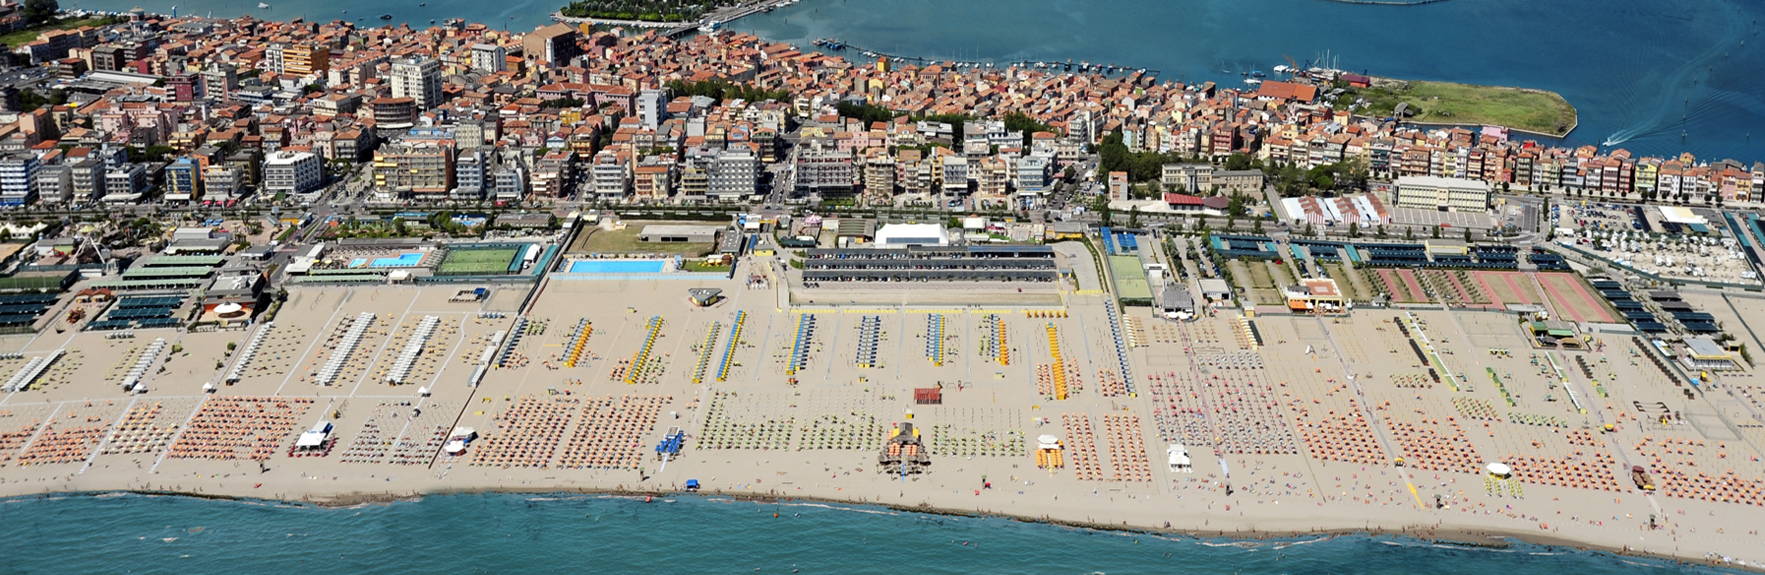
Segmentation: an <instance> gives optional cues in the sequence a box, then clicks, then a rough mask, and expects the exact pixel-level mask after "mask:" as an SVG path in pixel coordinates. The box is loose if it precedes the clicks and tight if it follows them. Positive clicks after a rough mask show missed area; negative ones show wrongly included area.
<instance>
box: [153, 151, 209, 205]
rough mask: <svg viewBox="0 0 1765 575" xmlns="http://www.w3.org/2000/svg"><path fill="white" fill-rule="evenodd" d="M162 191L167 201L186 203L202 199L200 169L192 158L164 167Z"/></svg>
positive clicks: (179, 160) (178, 160)
mask: <svg viewBox="0 0 1765 575" xmlns="http://www.w3.org/2000/svg"><path fill="white" fill-rule="evenodd" d="M161 187H162V189H163V190H164V192H163V194H162V196H161V197H163V198H164V199H166V200H167V201H174V202H188V201H193V200H201V199H202V167H201V166H200V165H198V164H197V163H196V160H194V159H192V158H178V159H177V160H176V161H174V162H172V163H171V165H169V166H166V167H165V172H164V185H163V186H161Z"/></svg>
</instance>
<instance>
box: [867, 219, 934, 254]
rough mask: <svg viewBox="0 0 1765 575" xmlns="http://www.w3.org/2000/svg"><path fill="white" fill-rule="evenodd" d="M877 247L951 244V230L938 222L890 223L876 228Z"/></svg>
mask: <svg viewBox="0 0 1765 575" xmlns="http://www.w3.org/2000/svg"><path fill="white" fill-rule="evenodd" d="M876 245H877V247H885V248H900V247H906V246H947V245H950V231H949V230H946V229H944V226H941V225H938V224H888V225H885V226H883V227H882V228H880V229H878V230H876Z"/></svg>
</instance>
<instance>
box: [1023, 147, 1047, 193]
mask: <svg viewBox="0 0 1765 575" xmlns="http://www.w3.org/2000/svg"><path fill="white" fill-rule="evenodd" d="M1053 165H1054V162H1053V158H1050V157H1049V156H1044V155H1041V154H1031V155H1030V156H1029V157H1027V158H1024V159H1021V160H1018V161H1017V173H1016V182H1015V185H1016V186H1017V192H1018V193H1019V194H1041V193H1043V192H1046V191H1048V177H1049V176H1050V175H1051V173H1050V172H1051V171H1052V168H1053Z"/></svg>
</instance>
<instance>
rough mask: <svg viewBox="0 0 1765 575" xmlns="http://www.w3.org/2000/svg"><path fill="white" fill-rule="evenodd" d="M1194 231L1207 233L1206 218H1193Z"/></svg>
mask: <svg viewBox="0 0 1765 575" xmlns="http://www.w3.org/2000/svg"><path fill="white" fill-rule="evenodd" d="M1195 231H1198V232H1205V231H1207V216H1200V215H1198V216H1195Z"/></svg>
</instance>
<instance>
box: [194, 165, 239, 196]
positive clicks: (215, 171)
mask: <svg viewBox="0 0 1765 575" xmlns="http://www.w3.org/2000/svg"><path fill="white" fill-rule="evenodd" d="M245 191H246V190H245V181H244V177H243V176H241V175H240V173H239V168H237V167H234V166H228V165H220V164H217V165H211V166H209V167H207V168H203V170H202V193H203V195H204V196H205V197H208V198H210V199H216V200H218V199H234V198H239V197H241V196H244V195H245Z"/></svg>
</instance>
